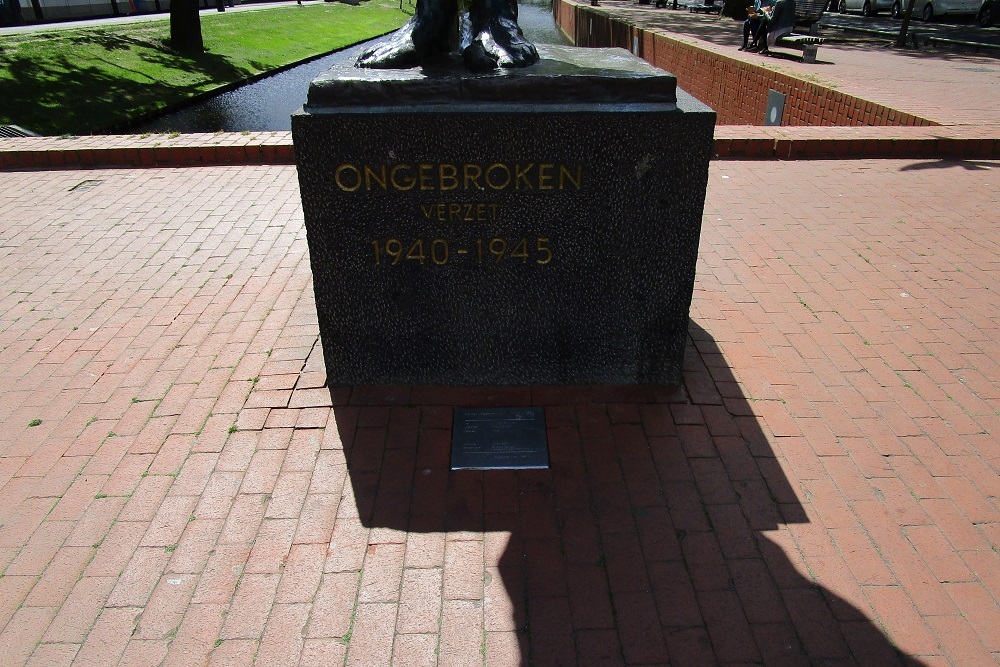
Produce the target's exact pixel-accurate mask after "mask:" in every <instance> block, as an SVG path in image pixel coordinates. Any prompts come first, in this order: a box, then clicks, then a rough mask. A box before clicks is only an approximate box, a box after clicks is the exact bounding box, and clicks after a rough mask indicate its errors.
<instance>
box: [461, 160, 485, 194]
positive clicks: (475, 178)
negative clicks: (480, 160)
mask: <svg viewBox="0 0 1000 667" xmlns="http://www.w3.org/2000/svg"><path fill="white" fill-rule="evenodd" d="M462 175H463V176H464V177H465V186H464V187H465V189H466V190H468V189H469V183H472V185H473V186H474V187H475V188H476V189H477V190H485V189H486V188H484V187H483V186H482V185H480V184H479V179H480V178H482V175H483V168H482V167H480V166H479V165H478V164H464V165H462Z"/></svg>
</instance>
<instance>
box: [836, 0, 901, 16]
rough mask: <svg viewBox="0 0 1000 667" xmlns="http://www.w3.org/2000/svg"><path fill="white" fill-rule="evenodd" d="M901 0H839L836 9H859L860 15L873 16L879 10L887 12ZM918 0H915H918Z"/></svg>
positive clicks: (847, 10) (843, 10)
mask: <svg viewBox="0 0 1000 667" xmlns="http://www.w3.org/2000/svg"><path fill="white" fill-rule="evenodd" d="M900 1H901V0H840V4H839V5H837V11H839V12H840V13H841V14H846V13H847V12H849V11H850V12H856V11H860V12H861V15H862V16H875V15H876V14H878V13H879V12H887V11H890V10H891V9H892V7H893V6H894V5H893V3H896V4H898V3H899V2H900ZM919 1H920V0H917V2H919Z"/></svg>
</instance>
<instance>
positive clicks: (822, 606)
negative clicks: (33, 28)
mask: <svg viewBox="0 0 1000 667" xmlns="http://www.w3.org/2000/svg"><path fill="white" fill-rule="evenodd" d="M0 178H2V179H3V183H4V188H3V189H2V191H0V258H2V261H0V277H2V285H3V287H4V289H3V291H2V292H0V377H3V378H4V379H5V380H6V381H5V384H4V388H3V394H2V401H0V422H2V427H0V485H2V492H0V493H2V495H0V497H2V498H3V503H2V506H0V571H2V573H3V576H2V577H0V646H2V647H3V650H2V651H0V664H3V665H8V664H9V665H20V664H31V665H63V664H71V663H74V664H77V665H88V664H96V665H109V664H122V665H152V664H162V665H184V666H190V665H206V664H212V665H249V664H251V662H253V661H256V662H255V663H254V664H259V665H272V664H274V665H290V664H296V663H298V664H303V665H329V664H339V663H341V662H345V663H346V664H351V665H377V664H398V665H421V664H442V665H452V664H476V665H481V664H484V663H485V664H496V665H513V664H521V663H524V664H527V663H529V662H531V663H532V664H536V665H554V664H612V665H613V664H622V663H629V664H650V665H652V664H668V663H670V664H677V665H691V664H715V663H721V664H745V663H749V662H764V663H766V664H810V663H827V662H829V663H848V664H851V663H861V664H874V665H883V664H893V663H900V662H902V663H907V664H917V663H923V664H928V665H937V664H952V665H973V664H975V665H981V664H994V663H995V662H996V661H997V659H998V656H1000V633H998V628H1000V578H998V575H997V573H998V572H1000V555H998V551H997V550H998V547H1000V500H998V496H1000V481H998V480H1000V478H998V476H997V472H998V470H1000V438H998V435H997V434H998V433H1000V383H998V378H1000V367H998V363H1000V347H998V346H1000V343H998V342H997V341H1000V331H998V321H1000V301H998V297H997V288H998V283H1000V281H998V270H1000V265H998V261H997V257H998V256H1000V254H998V247H997V237H996V234H995V228H996V225H997V223H998V217H997V210H998V206H997V205H998V198H1000V197H998V194H997V193H998V192H1000V164H997V163H987V162H979V163H977V162H948V161H937V160H936V161H923V162H920V161H917V162H914V161H896V160H879V161H852V162H839V161H819V162H803V161H799V162H794V163H783V162H754V163H751V162H715V163H713V165H712V169H711V179H710V186H709V192H708V199H707V203H706V209H705V223H704V231H703V240H702V246H701V261H700V264H699V274H698V281H697V286H696V292H695V298H694V303H693V307H692V324H691V329H690V334H691V338H690V344H689V346H688V351H687V356H686V372H685V382H684V387H683V388H681V389H671V388H661V387H520V388H482V389H471V390H470V389H462V390H458V391H456V390H452V389H448V388H422V387H386V388H375V389H373V388H361V387H356V388H337V389H334V390H332V391H326V390H324V389H323V384H324V379H325V374H324V368H323V362H322V355H321V354H320V347H319V346H320V343H319V341H318V336H317V326H316V314H315V311H314V305H313V299H312V286H311V281H310V272H309V266H308V258H307V254H306V245H305V235H304V231H303V226H302V217H301V211H300V208H299V203H298V199H299V198H298V191H297V187H296V182H295V172H294V169H293V168H291V167H284V166H270V167H267V166H244V167H205V168H187V169H145V170H122V169H117V170H89V171H81V170H75V171H36V172H6V173H3V174H2V176H0ZM511 404H514V405H526V404H532V405H540V406H544V407H545V409H546V417H547V421H548V427H549V431H548V435H549V444H550V451H551V457H552V468H551V469H550V470H547V471H532V472H518V473H515V472H490V473H483V472H463V473H449V471H448V446H449V437H450V424H451V408H452V407H453V406H454V405H511ZM897 651H898V653H897Z"/></svg>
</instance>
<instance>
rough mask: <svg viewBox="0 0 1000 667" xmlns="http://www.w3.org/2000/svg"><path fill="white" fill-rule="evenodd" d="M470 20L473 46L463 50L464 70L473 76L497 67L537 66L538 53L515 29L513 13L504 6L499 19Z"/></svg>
mask: <svg viewBox="0 0 1000 667" xmlns="http://www.w3.org/2000/svg"><path fill="white" fill-rule="evenodd" d="M471 19H472V43H471V44H469V46H467V47H466V48H465V51H464V52H463V56H464V58H465V66H466V67H468V68H469V69H470V70H472V71H473V72H488V71H491V70H495V69H497V68H498V67H527V66H528V65H533V64H535V63H536V62H538V51H536V50H535V45H534V44H532V43H531V42H529V41H528V40H527V39H525V37H524V33H522V32H521V28H520V27H519V26H518V25H517V19H516V18H515V17H514V15H513V12H511V11H510V9H509V7H508V6H507V5H506V4H505V5H504V8H503V9H502V10H501V11H500V13H499V15H491V16H486V17H482V16H479V17H477V16H476V13H475V9H474V10H473V14H472V16H471Z"/></svg>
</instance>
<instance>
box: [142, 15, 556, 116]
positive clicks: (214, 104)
mask: <svg viewBox="0 0 1000 667" xmlns="http://www.w3.org/2000/svg"><path fill="white" fill-rule="evenodd" d="M518 23H519V24H520V26H521V29H522V30H523V31H524V34H525V36H526V37H528V39H530V40H531V41H533V42H535V43H536V44H568V43H569V42H568V41H567V40H566V38H565V37H564V36H563V34H562V33H561V32H560V31H559V28H558V27H556V23H555V20H554V19H553V18H552V12H551V10H550V7H549V3H548V2H544V4H531V3H530V0H529V1H525V0H522V2H521V3H519V5H518ZM337 57H338V54H331V55H328V56H324V57H322V58H319V59H317V60H313V61H310V62H308V63H304V64H302V65H298V66H297V67H293V68H292V69H289V70H286V71H284V72H281V73H279V74H275V75H274V76H269V77H267V78H265V79H261V80H259V81H255V82H254V83H250V84H247V85H245V86H241V87H240V88H237V89H235V90H231V91H229V92H226V93H221V94H219V95H216V96H215V97H212V98H209V99H207V100H204V101H202V102H198V103H196V104H192V105H191V106H189V107H185V108H184V109H181V110H179V111H176V112H174V113H170V114H167V115H164V116H160V117H159V118H156V119H154V120H152V121H149V122H147V123H143V124H142V125H138V126H136V127H134V128H133V129H132V131H133V132H135V133H142V132H219V131H223V132H242V131H243V130H249V131H252V132H258V131H260V132H265V131H274V130H290V129H292V128H291V115H292V112H294V111H296V110H297V109H298V108H299V107H301V106H302V105H303V104H304V103H305V101H306V92H307V91H308V89H309V82H310V81H312V80H313V79H314V78H316V76H318V75H319V74H320V73H322V72H324V71H326V70H327V69H329V68H330V66H331V65H332V63H333V61H334V60H335V59H336V58H337Z"/></svg>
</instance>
